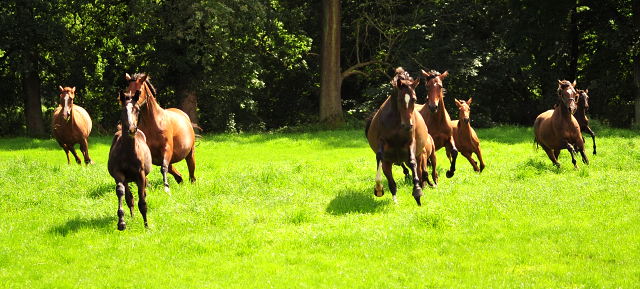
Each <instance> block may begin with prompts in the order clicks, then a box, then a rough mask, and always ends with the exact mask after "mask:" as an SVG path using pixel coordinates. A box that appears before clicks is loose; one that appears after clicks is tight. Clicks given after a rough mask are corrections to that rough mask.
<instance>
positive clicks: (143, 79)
mask: <svg viewBox="0 0 640 289" xmlns="http://www.w3.org/2000/svg"><path fill="white" fill-rule="evenodd" d="M139 80H140V82H145V81H147V74H146V73H145V74H143V75H142V77H140V79H139Z"/></svg>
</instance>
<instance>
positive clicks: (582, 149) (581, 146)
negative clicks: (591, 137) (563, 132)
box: [575, 142, 589, 165]
mask: <svg viewBox="0 0 640 289" xmlns="http://www.w3.org/2000/svg"><path fill="white" fill-rule="evenodd" d="M575 146H576V150H577V151H578V152H580V155H581V156H582V162H583V163H585V164H587V165H588V164H589V159H587V155H586V152H585V151H586V149H585V146H584V142H583V143H577V144H575Z"/></svg>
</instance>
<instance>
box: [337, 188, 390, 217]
mask: <svg viewBox="0 0 640 289" xmlns="http://www.w3.org/2000/svg"><path fill="white" fill-rule="evenodd" d="M389 195H390V194H389ZM385 197H386V198H385ZM385 197H383V198H382V199H381V200H376V199H375V198H374V196H373V193H371V194H368V193H364V192H354V191H348V192H343V193H341V194H339V195H338V196H336V197H335V198H333V200H331V201H330V202H329V205H327V209H326V212H327V213H329V214H331V215H334V216H338V215H344V214H353V213H356V214H367V213H368V214H374V213H379V212H382V211H383V210H384V209H385V208H386V207H388V206H389V205H390V204H391V197H390V196H386V195H385Z"/></svg>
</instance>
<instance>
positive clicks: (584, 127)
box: [573, 89, 596, 155]
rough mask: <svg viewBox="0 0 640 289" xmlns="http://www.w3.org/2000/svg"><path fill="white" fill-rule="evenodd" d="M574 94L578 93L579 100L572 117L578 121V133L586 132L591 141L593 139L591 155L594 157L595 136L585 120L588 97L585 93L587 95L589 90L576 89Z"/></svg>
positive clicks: (587, 120)
mask: <svg viewBox="0 0 640 289" xmlns="http://www.w3.org/2000/svg"><path fill="white" fill-rule="evenodd" d="M576 92H577V93H578V96H579V98H578V104H577V108H576V112H575V113H574V114H573V116H574V117H575V118H576V120H577V121H578V124H579V125H580V131H583V132H586V133H588V134H590V135H591V139H593V154H594V155H595V154H596V134H595V133H594V132H593V130H591V128H590V127H589V119H588V118H587V110H588V109H589V95H587V93H589V90H588V89H587V90H579V89H577V90H576ZM583 140H584V137H583Z"/></svg>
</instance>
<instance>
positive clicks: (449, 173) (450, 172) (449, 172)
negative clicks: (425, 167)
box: [447, 171, 455, 178]
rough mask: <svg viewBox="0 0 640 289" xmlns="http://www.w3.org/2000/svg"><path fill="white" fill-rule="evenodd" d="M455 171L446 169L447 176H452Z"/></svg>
mask: <svg viewBox="0 0 640 289" xmlns="http://www.w3.org/2000/svg"><path fill="white" fill-rule="evenodd" d="M454 173H455V172H452V171H447V178H452V177H453V174H454Z"/></svg>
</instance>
